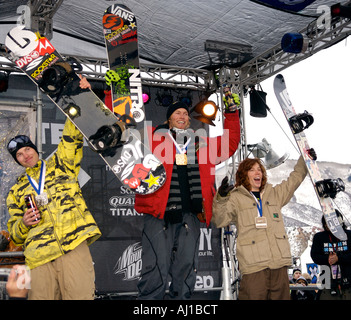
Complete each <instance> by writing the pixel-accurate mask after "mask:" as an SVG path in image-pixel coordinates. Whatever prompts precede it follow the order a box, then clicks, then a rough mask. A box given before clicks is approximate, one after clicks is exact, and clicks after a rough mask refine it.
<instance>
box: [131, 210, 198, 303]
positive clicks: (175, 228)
mask: <svg viewBox="0 0 351 320" xmlns="http://www.w3.org/2000/svg"><path fill="white" fill-rule="evenodd" d="M199 236H200V222H199V220H198V219H197V217H196V216H195V215H193V214H191V213H185V214H184V215H183V221H182V222H180V223H175V224H168V226H167V228H165V223H164V221H163V220H160V219H157V218H155V217H153V216H151V215H147V214H146V215H145V216H144V230H143V235H142V247H143V252H142V270H141V280H140V281H139V284H138V289H139V299H158V300H161V299H163V298H164V295H165V291H166V289H167V287H168V283H167V278H168V275H170V277H171V284H170V286H169V290H170V296H171V297H172V298H175V299H189V298H190V296H191V294H192V292H193V290H194V286H195V282H196V269H197V261H198V250H199Z"/></svg>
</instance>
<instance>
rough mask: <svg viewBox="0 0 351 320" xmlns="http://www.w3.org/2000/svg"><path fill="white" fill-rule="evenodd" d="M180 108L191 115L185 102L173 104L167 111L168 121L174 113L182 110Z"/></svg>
mask: <svg viewBox="0 0 351 320" xmlns="http://www.w3.org/2000/svg"><path fill="white" fill-rule="evenodd" d="M180 108H184V109H185V110H186V111H188V113H189V107H188V106H187V105H186V104H185V103H184V102H181V101H176V102H173V103H172V104H171V105H170V106H169V107H168V110H167V120H168V119H169V118H170V116H171V115H172V113H173V112H174V111H176V110H177V109H180Z"/></svg>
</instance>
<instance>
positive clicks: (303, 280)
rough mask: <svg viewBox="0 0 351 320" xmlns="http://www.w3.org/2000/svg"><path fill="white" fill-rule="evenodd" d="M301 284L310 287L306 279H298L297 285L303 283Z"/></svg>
mask: <svg viewBox="0 0 351 320" xmlns="http://www.w3.org/2000/svg"><path fill="white" fill-rule="evenodd" d="M301 282H304V284H305V285H306V286H308V282H307V280H306V279H305V278H304V277H302V276H301V277H299V278H297V279H296V283H301Z"/></svg>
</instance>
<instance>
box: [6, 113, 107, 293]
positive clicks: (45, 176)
mask: <svg viewBox="0 0 351 320" xmlns="http://www.w3.org/2000/svg"><path fill="white" fill-rule="evenodd" d="M7 148H8V151H9V152H10V154H11V155H12V156H13V158H14V159H15V161H16V162H17V163H18V164H20V165H22V166H23V167H25V168H26V171H25V173H23V174H22V175H21V176H20V177H19V178H18V179H17V182H16V184H15V185H14V186H13V187H12V188H11V190H10V191H9V194H8V197H7V207H8V210H9V213H10V218H9V221H8V224H7V226H8V230H9V233H10V235H11V239H12V240H13V242H14V243H15V244H16V245H21V246H23V248H24V255H25V259H26V265H27V266H28V267H29V268H30V269H31V273H30V277H31V279H32V281H31V289H30V290H29V293H28V298H29V299H31V300H37V299H39V300H43V299H49V300H56V299H74V300H75V299H80V300H82V299H93V298H94V291H95V284H94V278H95V274H94V266H93V261H92V257H91V254H90V251H89V248H88V245H90V244H91V243H92V242H94V241H95V240H96V239H97V238H98V237H99V236H100V235H101V233H100V230H99V228H98V227H97V225H96V222H95V220H94V218H93V216H92V215H91V213H90V212H89V210H88V208H87V206H86V203H85V201H84V199H83V196H82V192H81V189H80V187H79V184H78V173H79V169H80V163H81V160H82V156H83V136H82V134H81V133H80V132H79V131H78V129H76V127H75V126H74V124H73V123H72V122H71V121H70V120H67V121H66V124H65V127H64V130H63V132H62V139H61V142H60V143H59V145H58V149H57V151H56V152H55V153H54V155H53V156H52V157H51V158H50V159H48V160H47V161H45V160H40V159H39V154H38V151H37V148H36V146H35V145H34V144H33V143H32V141H31V140H30V139H29V137H27V136H16V137H15V138H13V139H12V140H10V142H9V143H8V146H7ZM28 195H32V200H33V201H34V202H36V204H37V208H36V209H31V208H29V207H28V206H26V203H25V197H26V196H28Z"/></svg>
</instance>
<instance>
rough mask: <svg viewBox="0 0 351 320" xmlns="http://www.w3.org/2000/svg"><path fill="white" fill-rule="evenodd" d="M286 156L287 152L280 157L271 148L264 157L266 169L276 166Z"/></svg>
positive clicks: (283, 160) (282, 161) (287, 155)
mask: <svg viewBox="0 0 351 320" xmlns="http://www.w3.org/2000/svg"><path fill="white" fill-rule="evenodd" d="M288 157H289V154H288V153H285V154H284V155H283V156H282V157H279V156H278V155H277V154H276V153H275V152H274V151H273V150H270V151H269V152H268V153H267V154H266V156H265V157H264V162H265V165H266V169H267V170H269V169H272V168H275V167H278V166H279V165H281V164H282V163H284V162H285V160H286V159H287V158H288Z"/></svg>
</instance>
